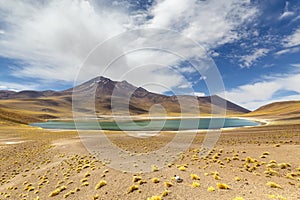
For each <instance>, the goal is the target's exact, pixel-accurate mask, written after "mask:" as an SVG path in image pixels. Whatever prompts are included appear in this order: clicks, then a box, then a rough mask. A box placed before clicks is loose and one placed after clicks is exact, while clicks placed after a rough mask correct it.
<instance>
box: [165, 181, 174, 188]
mask: <svg viewBox="0 0 300 200" xmlns="http://www.w3.org/2000/svg"><path fill="white" fill-rule="evenodd" d="M164 185H165V187H166V188H169V187H172V186H173V184H172V183H171V182H164Z"/></svg>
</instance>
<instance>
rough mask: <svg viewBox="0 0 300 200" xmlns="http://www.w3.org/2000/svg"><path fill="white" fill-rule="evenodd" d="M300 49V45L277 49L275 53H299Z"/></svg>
mask: <svg viewBox="0 0 300 200" xmlns="http://www.w3.org/2000/svg"><path fill="white" fill-rule="evenodd" d="M299 51H300V47H291V48H288V49H283V50H280V51H277V52H276V53H275V55H277V56H280V55H283V54H287V53H297V52H299Z"/></svg>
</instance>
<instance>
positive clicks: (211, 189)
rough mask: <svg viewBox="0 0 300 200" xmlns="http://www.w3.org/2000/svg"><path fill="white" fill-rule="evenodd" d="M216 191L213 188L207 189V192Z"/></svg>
mask: <svg viewBox="0 0 300 200" xmlns="http://www.w3.org/2000/svg"><path fill="white" fill-rule="evenodd" d="M215 190H216V189H215V188H214V187H213V186H209V187H208V188H207V191H208V192H214V191H215Z"/></svg>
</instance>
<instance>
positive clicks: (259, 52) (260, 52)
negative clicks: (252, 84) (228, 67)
mask: <svg viewBox="0 0 300 200" xmlns="http://www.w3.org/2000/svg"><path fill="white" fill-rule="evenodd" d="M269 51H270V50H269V49H265V48H261V49H254V50H253V52H252V54H251V55H246V56H242V57H241V59H240V61H241V62H242V63H243V64H242V65H241V66H242V67H251V65H252V64H253V63H255V62H256V60H257V59H259V58H260V57H263V56H265V55H266V54H267V53H268V52H269Z"/></svg>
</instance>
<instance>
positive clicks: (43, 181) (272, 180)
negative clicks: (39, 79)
mask: <svg viewBox="0 0 300 200" xmlns="http://www.w3.org/2000/svg"><path fill="white" fill-rule="evenodd" d="M106 135H107V136H108V138H109V139H110V140H111V141H112V142H113V143H114V144H115V145H117V146H118V147H120V148H121V149H124V150H126V151H130V152H134V153H147V152H152V151H154V150H157V149H160V148H162V147H163V146H164V145H166V144H167V143H169V142H170V141H171V140H172V139H173V137H174V136H175V134H174V133H168V132H165V133H160V134H159V135H156V136H153V137H150V138H144V139H143V138H134V137H130V136H128V135H127V134H125V133H122V132H106ZM204 137H205V133H203V132H199V133H198V134H197V135H196V137H195V139H194V141H193V143H192V145H191V146H190V148H189V149H187V150H186V151H185V152H182V154H180V155H179V156H178V157H177V158H176V159H175V160H174V161H173V162H170V163H169V164H168V165H167V166H165V167H163V168H159V169H155V168H154V170H153V171H151V172H142V171H141V172H138V173H130V172H126V171H121V170H118V169H115V168H111V167H110V166H109V163H106V162H104V160H101V158H100V159H97V157H95V156H94V155H93V154H91V153H90V152H89V151H87V149H86V148H85V146H84V145H83V144H82V142H81V140H80V138H79V136H78V133H77V132H75V131H47V130H43V129H40V128H36V127H30V126H27V125H20V124H17V123H11V122H5V121H2V122H1V125H0V149H1V151H0V160H1V162H0V176H1V177H0V200H2V199H13V200H15V199H24V200H25V199H30V200H31V199H53V200H60V199H80V200H81V199H83V200H87V199H103V200H104V199H105V200H108V199H132V200H137V199H141V200H143V199H145V200H146V199H148V198H149V199H151V197H153V198H152V199H160V198H161V199H166V200H167V199H168V200H175V199H178V200H179V199H182V200H189V199H191V200H193V199H195V200H197V199H207V200H210V199H212V200H215V199H221V200H223V199H224V200H232V199H245V200H250V199H257V200H261V199H288V200H296V199H300V123H299V122H295V123H289V124H285V123H271V124H269V125H265V126H260V127H248V128H237V129H232V130H224V131H222V133H221V136H220V138H219V140H218V142H217V144H216V145H215V146H214V148H213V149H211V150H210V151H209V152H208V154H207V155H205V156H201V157H199V154H198V153H199V151H200V147H201V144H202V141H203V139H204ZM178 145H180V144H178ZM145 162H147V161H145ZM149 165H151V163H149ZM136 167H138V166H136ZM175 174H176V175H179V176H180V177H181V178H182V179H183V182H182V183H177V182H176V181H175V180H174V179H173V177H174V175H175ZM153 178H157V179H156V181H157V182H156V183H154V182H153V180H152V179H153ZM139 179H140V180H139ZM98 183H100V185H98V186H99V188H96V186H97V184H98ZM132 186H134V187H132ZM227 186H228V188H227ZM130 188H131V189H132V190H133V191H130ZM155 196H157V197H155ZM238 197H240V198H238Z"/></svg>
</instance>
